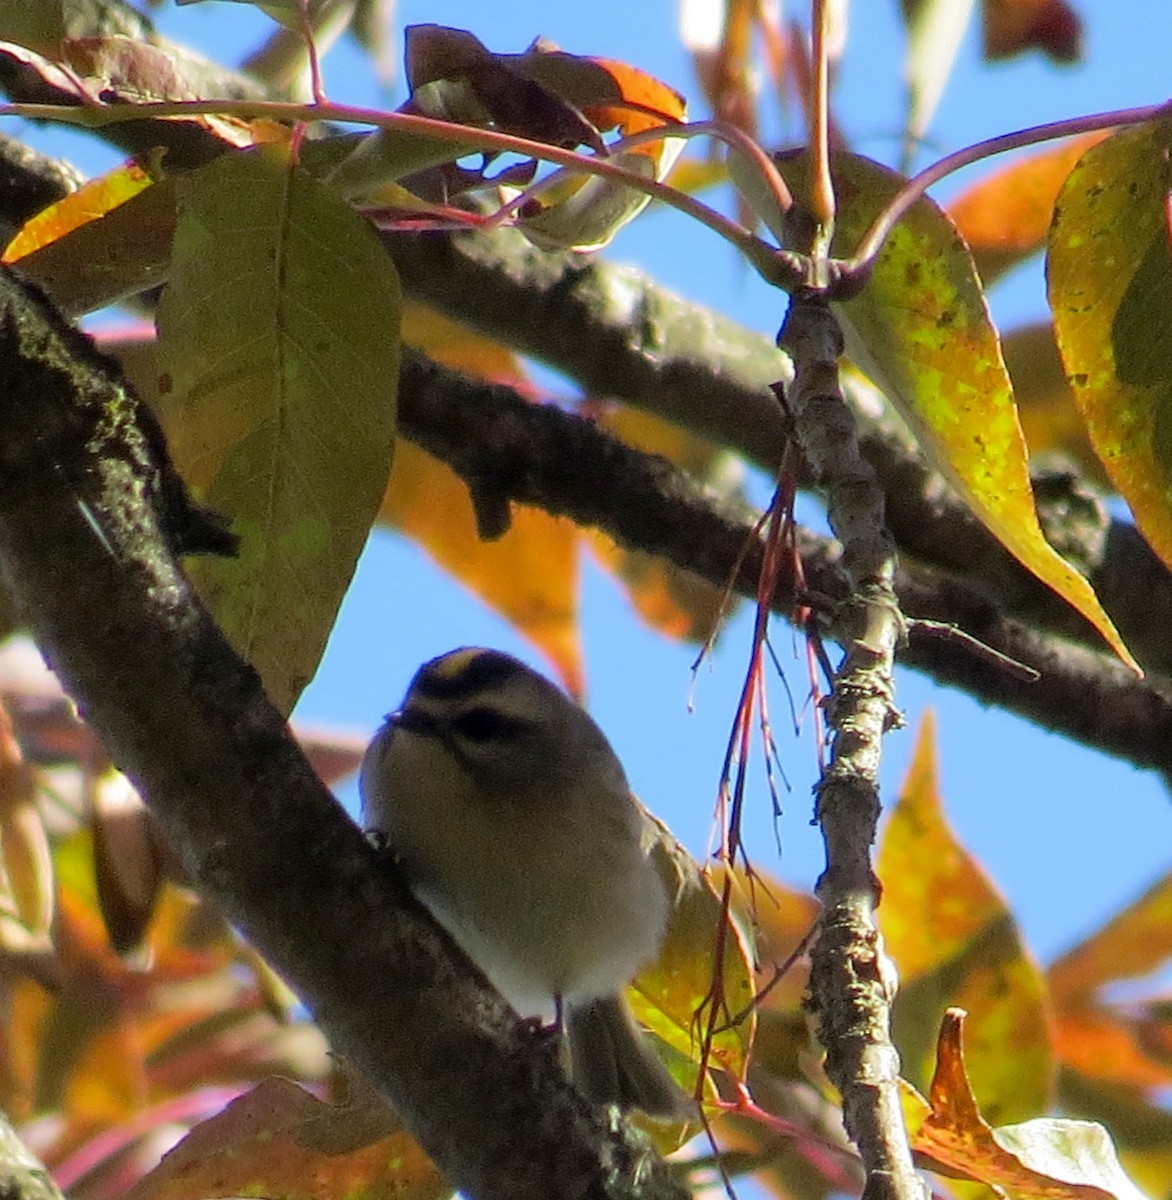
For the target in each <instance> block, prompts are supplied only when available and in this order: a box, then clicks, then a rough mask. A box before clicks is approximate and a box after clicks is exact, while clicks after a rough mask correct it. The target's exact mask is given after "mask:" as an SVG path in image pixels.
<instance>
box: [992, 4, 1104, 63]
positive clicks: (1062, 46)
mask: <svg viewBox="0 0 1172 1200" xmlns="http://www.w3.org/2000/svg"><path fill="white" fill-rule="evenodd" d="M981 7H982V16H983V25H984V35H985V57H986V58H987V59H990V60H992V61H996V60H997V59H1001V58H1009V57H1011V56H1012V55H1014V54H1020V53H1022V51H1024V50H1034V49H1037V50H1041V51H1042V52H1043V53H1044V54H1046V55H1047V56H1048V57H1049V58H1051V59H1053V60H1054V61H1055V62H1062V63H1069V62H1077V61H1078V59H1079V58H1081V57H1082V44H1081V43H1082V21H1081V20H1080V19H1079V16H1078V13H1077V12H1075V10H1074V9H1073V8H1072V7H1071V6H1070V5H1069V4H1068V3H1067V2H1066V0H982V5H981Z"/></svg>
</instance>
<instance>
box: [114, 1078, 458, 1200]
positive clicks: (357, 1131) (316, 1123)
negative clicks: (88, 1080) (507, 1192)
mask: <svg viewBox="0 0 1172 1200" xmlns="http://www.w3.org/2000/svg"><path fill="white" fill-rule="evenodd" d="M449 1192H450V1188H449V1186H448V1185H447V1183H446V1182H445V1180H444V1179H443V1177H442V1176H441V1175H440V1174H439V1172H438V1171H437V1170H436V1168H435V1167H434V1165H433V1164H432V1163H431V1160H430V1159H429V1158H428V1157H427V1156H426V1155H425V1154H424V1153H423V1151H422V1150H421V1149H420V1148H419V1146H418V1145H417V1143H416V1142H415V1141H414V1139H412V1138H411V1137H410V1136H409V1135H408V1134H406V1133H405V1132H404V1131H403V1130H402V1129H401V1128H400V1127H399V1125H398V1122H397V1120H396V1119H395V1118H394V1116H393V1114H392V1113H390V1112H389V1110H388V1109H387V1108H386V1106H385V1104H383V1103H382V1102H381V1101H380V1100H378V1099H377V1098H376V1097H373V1096H371V1095H363V1096H360V1097H359V1098H358V1099H357V1100H355V1101H353V1102H351V1103H346V1104H338V1105H329V1104H323V1103H322V1102H321V1101H320V1100H317V1099H315V1098H314V1097H313V1096H311V1095H310V1094H309V1093H308V1092H307V1091H305V1090H304V1089H303V1088H300V1087H298V1086H297V1085H296V1084H294V1083H291V1082H289V1081H288V1080H286V1079H267V1080H265V1081H264V1082H263V1083H260V1084H258V1085H257V1086H256V1087H255V1088H253V1089H252V1091H250V1092H249V1093H247V1094H246V1095H244V1096H241V1097H240V1098H239V1099H237V1100H234V1101H233V1102H232V1103H231V1104H229V1105H228V1107H227V1108H225V1109H224V1110H223V1111H222V1112H220V1113H219V1114H217V1115H216V1116H214V1117H211V1118H209V1119H208V1120H207V1121H204V1122H203V1123H202V1124H200V1125H197V1126H196V1127H195V1128H194V1129H193V1130H192V1131H191V1132H190V1133H189V1134H188V1135H187V1137H185V1138H184V1139H183V1141H181V1142H180V1143H179V1145H178V1146H176V1147H175V1149H173V1150H172V1151H170V1152H169V1153H168V1154H166V1155H164V1157H163V1161H162V1162H161V1163H160V1164H159V1166H158V1167H157V1168H156V1169H155V1170H154V1171H152V1172H151V1173H150V1174H149V1175H147V1176H145V1177H144V1178H143V1179H142V1180H141V1181H140V1182H139V1183H138V1185H137V1186H136V1187H134V1188H133V1189H131V1191H130V1192H129V1193H128V1194H127V1200H188V1198H189V1197H190V1198H195V1197H204V1196H208V1197H212V1196H243V1195H280V1196H283V1197H286V1198H287V1200H331V1198H332V1197H336V1196H347V1195H358V1194H361V1195H366V1196H391V1195H394V1196H396V1197H400V1198H401V1200H439V1197H441V1196H446V1195H448V1194H449Z"/></svg>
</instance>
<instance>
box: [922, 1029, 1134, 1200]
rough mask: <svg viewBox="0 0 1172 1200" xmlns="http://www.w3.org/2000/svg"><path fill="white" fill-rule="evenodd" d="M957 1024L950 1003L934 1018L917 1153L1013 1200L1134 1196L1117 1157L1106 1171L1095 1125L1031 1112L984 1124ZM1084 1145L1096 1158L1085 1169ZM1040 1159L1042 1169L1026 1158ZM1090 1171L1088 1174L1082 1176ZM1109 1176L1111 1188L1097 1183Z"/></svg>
mask: <svg viewBox="0 0 1172 1200" xmlns="http://www.w3.org/2000/svg"><path fill="white" fill-rule="evenodd" d="M963 1028H964V1012H963V1011H962V1010H960V1009H951V1010H949V1012H948V1013H947V1014H946V1015H945V1018H944V1021H943V1022H942V1023H941V1026H940V1037H939V1041H938V1043H937V1050H936V1073H935V1075H934V1076H933V1078H932V1087H931V1092H930V1103H931V1112H930V1114H929V1115H928V1116H927V1117H926V1118H925V1119H924V1121H923V1123H922V1124H921V1125H920V1127H919V1130H918V1132H917V1133H916V1134H915V1136H914V1137H913V1140H912V1146H913V1149H914V1150H915V1151H916V1152H917V1153H918V1154H920V1155H923V1156H924V1157H925V1158H927V1159H929V1160H930V1161H931V1163H932V1164H933V1165H934V1166H935V1167H936V1168H937V1169H941V1170H942V1171H943V1172H944V1173H945V1174H948V1175H957V1176H959V1177H960V1178H961V1179H975V1180H977V1181H978V1182H981V1183H985V1184H988V1185H989V1186H990V1187H995V1188H1003V1189H1004V1190H1005V1191H1006V1192H1008V1193H1009V1194H1010V1195H1011V1196H1013V1197H1014V1198H1015V1200H1109V1198H1111V1197H1115V1198H1116V1200H1124V1198H1125V1200H1140V1197H1139V1193H1138V1192H1137V1191H1136V1189H1135V1187H1134V1185H1132V1184H1131V1183H1130V1181H1129V1180H1127V1179H1126V1177H1124V1176H1123V1174H1122V1171H1121V1170H1119V1165H1118V1162H1114V1163H1113V1165H1114V1171H1115V1172H1118V1176H1119V1178H1118V1179H1114V1178H1112V1172H1111V1170H1110V1169H1109V1166H1108V1165H1107V1158H1108V1156H1107V1155H1106V1154H1105V1153H1104V1152H1103V1150H1102V1147H1101V1145H1100V1144H1099V1142H1100V1138H1099V1137H1097V1136H1096V1134H1095V1133H1093V1132H1092V1131H1097V1134H1098V1135H1101V1138H1102V1139H1105V1138H1106V1134H1105V1132H1104V1131H1103V1130H1102V1129H1101V1128H1100V1127H1098V1126H1092V1125H1090V1124H1089V1123H1088V1122H1079V1121H1043V1120H1038V1121H1029V1122H1026V1123H1025V1124H1024V1125H1018V1126H1014V1127H1012V1128H1011V1129H1006V1130H995V1129H993V1128H991V1127H990V1126H989V1124H988V1123H987V1122H986V1121H985V1119H984V1117H983V1116H982V1115H981V1111H980V1109H979V1108H978V1106H977V1102H976V1098H975V1097H974V1096H973V1093H972V1088H971V1087H970V1086H969V1081H968V1075H967V1074H966V1071H965V1064H964V1049H963V1045H962V1038H963ZM1007 1146H1008V1147H1009V1148H1007ZM1108 1148H1109V1143H1108ZM1087 1151H1089V1152H1090V1155H1093V1156H1094V1157H1095V1159H1096V1162H1095V1164H1094V1166H1092V1167H1091V1169H1089V1170H1088V1169H1087V1161H1086V1160H1087V1158H1088V1157H1089V1155H1088V1154H1087V1153H1086V1152H1087ZM1110 1158H1111V1159H1112V1160H1113V1158H1114V1154H1113V1151H1112V1153H1111V1155H1110ZM1042 1163H1044V1164H1045V1165H1046V1167H1047V1169H1046V1170H1038V1169H1035V1166H1034V1165H1032V1164H1039V1165H1041V1164H1042ZM1054 1172H1058V1173H1057V1174H1056V1173H1054ZM1090 1178H1094V1179H1095V1182H1094V1183H1091V1182H1088V1181H1087V1180H1089V1179H1090ZM1108 1183H1110V1184H1111V1185H1112V1186H1111V1187H1110V1188H1108V1187H1107V1186H1104V1185H1106V1184H1108Z"/></svg>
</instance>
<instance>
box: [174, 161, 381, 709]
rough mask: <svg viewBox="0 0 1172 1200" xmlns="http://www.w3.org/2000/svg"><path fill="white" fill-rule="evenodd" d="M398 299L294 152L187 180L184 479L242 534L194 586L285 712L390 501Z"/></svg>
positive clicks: (179, 424)
mask: <svg viewBox="0 0 1172 1200" xmlns="http://www.w3.org/2000/svg"><path fill="white" fill-rule="evenodd" d="M398 347H399V290H398V282H397V277H396V274H395V270H394V267H393V265H392V264H391V261H390V259H389V258H388V257H387V254H386V252H385V250H384V249H383V247H382V246H381V244H380V243H379V241H378V239H377V238H376V236H375V235H374V232H373V231H372V230H371V229H370V227H369V226H368V225H367V224H366V222H364V221H363V220H362V219H361V218H360V217H359V216H358V215H357V214H356V213H355V212H354V211H353V210H352V209H351V208H350V207H349V206H347V205H346V204H344V203H343V202H342V201H341V200H340V199H339V198H338V197H337V195H336V194H335V193H334V192H332V191H330V189H328V188H327V187H325V186H324V185H323V184H320V183H318V182H317V181H315V180H314V179H313V178H312V177H310V176H309V175H307V174H305V173H304V172H303V171H301V170H300V169H298V168H296V167H294V166H293V165H292V164H291V163H290V161H289V157H288V151H287V150H286V149H285V148H284V147H271V148H265V149H264V150H259V151H247V152H243V153H238V154H231V155H225V156H224V157H222V158H220V159H219V160H217V161H216V162H214V163H212V164H211V165H210V166H207V167H204V168H202V169H201V170H199V171H196V172H193V173H192V174H191V175H189V176H187V177H185V178H184V180H183V181H182V185H181V188H180V209H179V220H178V226H177V230H176V235H175V264H174V269H173V274H172V282H171V284H170V285H169V287H168V288H167V290H166V292H165V293H164V296H163V302H162V304H161V306H160V309H159V360H160V367H161V370H162V372H163V376H164V378H165V379H167V381H168V382H169V385H170V388H169V392H170V395H169V396H165V397H164V403H165V414H164V421H165V424H166V427H167V432H168V436H169V438H170V440H171V450H172V454H173V456H174V458H175V461H176V463H177V465H178V467H179V470H180V472H181V474H182V475H183V476H184V478H185V480H186V481H187V483H188V484H189V485H190V486H191V487H192V488H193V490H194V491H195V492H196V494H198V495H199V496H200V498H201V500H202V501H203V502H204V503H206V504H208V505H209V506H210V507H212V508H213V509H214V510H216V511H217V512H221V513H224V514H226V515H227V516H228V517H229V518H230V520H231V521H232V523H233V528H234V530H235V532H236V533H237V534H239V535H240V537H241V539H242V542H241V551H240V555H239V557H238V558H236V559H234V560H225V559H217V560H214V561H213V560H210V559H204V560H202V561H200V562H199V563H198V564H196V565H195V568H194V569H193V574H195V575H196V576H197V581H198V584H199V586H200V588H201V590H202V592H203V595H204V597H205V599H206V600H207V601H208V603H209V604H210V606H211V608H212V610H213V611H214V612H215V614H216V616H217V618H218V619H219V621H220V623H221V625H223V627H224V628H225V630H226V632H227V633H228V635H229V637H230V638H231V639H232V640H233V642H234V644H235V645H236V647H237V649H238V650H240V651H241V652H242V653H243V654H244V655H245V656H246V657H247V658H248V659H249V660H250V661H251V662H252V663H253V665H254V666H256V667H257V669H258V670H259V671H260V673H261V676H262V678H263V679H264V681H265V686H266V688H267V689H268V692H269V695H270V697H272V699H273V700H274V702H275V703H276V704H277V705H278V706H279V707H280V708H281V709H282V710H283V711H286V712H287V711H288V710H289V709H290V708H292V706H293V702H294V701H295V700H296V698H297V696H298V695H299V694H300V692H301V689H302V688H303V687H304V686H305V685H306V684H307V683H308V682H309V680H310V678H311V677H312V675H313V672H314V670H315V669H316V667H317V663H318V660H319V658H320V657H321V653H322V650H323V649H324V648H325V642H326V638H327V637H328V636H329V632H330V629H331V628H332V626H333V621H334V617H335V615H336V613H337V610H338V605H339V604H340V603H341V599H342V595H343V593H344V592H345V590H346V587H347V586H348V584H349V582H350V577H351V575H352V574H353V571H354V566H355V564H356V562H357V560H358V555H359V553H360V551H361V550H362V547H363V545H364V543H365V541H366V536H367V533H368V532H369V529H370V525H371V522H372V521H373V519H374V516H375V514H376V512H377V510H378V505H379V503H380V501H381V499H382V497H383V494H384V492H385V491H386V480H387V473H388V470H389V466H390V457H391V446H392V439H393V437H394V429H395V395H396V389H397V384H398Z"/></svg>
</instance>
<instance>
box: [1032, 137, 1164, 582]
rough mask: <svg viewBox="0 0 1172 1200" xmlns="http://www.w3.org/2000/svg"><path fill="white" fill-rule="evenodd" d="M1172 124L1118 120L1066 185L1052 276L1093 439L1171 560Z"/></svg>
mask: <svg viewBox="0 0 1172 1200" xmlns="http://www.w3.org/2000/svg"><path fill="white" fill-rule="evenodd" d="M1169 155H1172V122H1168V121H1154V122H1151V123H1149V124H1145V125H1137V126H1134V127H1132V128H1129V129H1123V130H1120V131H1119V132H1118V133H1116V134H1114V135H1113V136H1112V137H1111V138H1109V139H1108V140H1107V141H1104V142H1101V143H1099V145H1097V146H1095V147H1093V148H1092V149H1091V150H1089V151H1087V153H1086V154H1085V155H1084V156H1083V157H1082V159H1081V160H1080V161H1079V164H1078V166H1077V167H1075V169H1074V170H1073V171H1072V172H1071V175H1070V178H1069V179H1068V180H1067V182H1066V186H1065V187H1064V188H1063V189H1062V194H1061V196H1060V197H1059V201H1058V207H1057V210H1056V215H1055V219H1054V225H1053V228H1052V230H1051V232H1050V248H1049V254H1048V258H1047V281H1048V287H1049V294H1050V306H1051V307H1052V308H1053V310H1054V326H1055V330H1056V332H1057V336H1058V348H1059V350H1060V351H1061V353H1062V360H1063V362H1064V363H1065V366H1066V373H1067V375H1068V377H1069V378H1070V380H1071V383H1072V385H1073V387H1074V393H1075V397H1076V398H1077V400H1078V406H1079V409H1080V410H1081V412H1082V415H1083V418H1084V420H1085V421H1086V426H1087V431H1088V433H1089V435H1090V439H1091V444H1092V445H1093V446H1094V448H1095V450H1096V452H1097V453H1098V456H1099V458H1100V459H1101V460H1102V462H1103V465H1104V467H1106V470H1107V474H1108V475H1109V476H1110V477H1111V481H1112V482H1113V483H1114V485H1115V487H1116V489H1117V490H1118V492H1119V494H1120V495H1121V496H1122V497H1123V498H1124V499H1125V500H1126V501H1127V503H1128V504H1129V505H1130V506H1131V511H1132V513H1133V514H1134V516H1135V522H1136V525H1138V526H1139V529H1140V532H1142V533H1143V535H1144V537H1145V538H1147V540H1148V542H1149V543H1150V545H1151V547H1152V549H1153V550H1155V552H1156V553H1157V554H1158V555H1159V556H1160V558H1161V559H1163V561H1164V563H1165V564H1169V565H1172V503H1169V496H1172V415H1170V414H1172V404H1170V401H1172V330H1170V329H1169V325H1168V312H1169V309H1170V307H1172V248H1170V246H1169V229H1168V210H1167V205H1168V195H1169V188H1170V186H1172V171H1170V169H1169Z"/></svg>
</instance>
